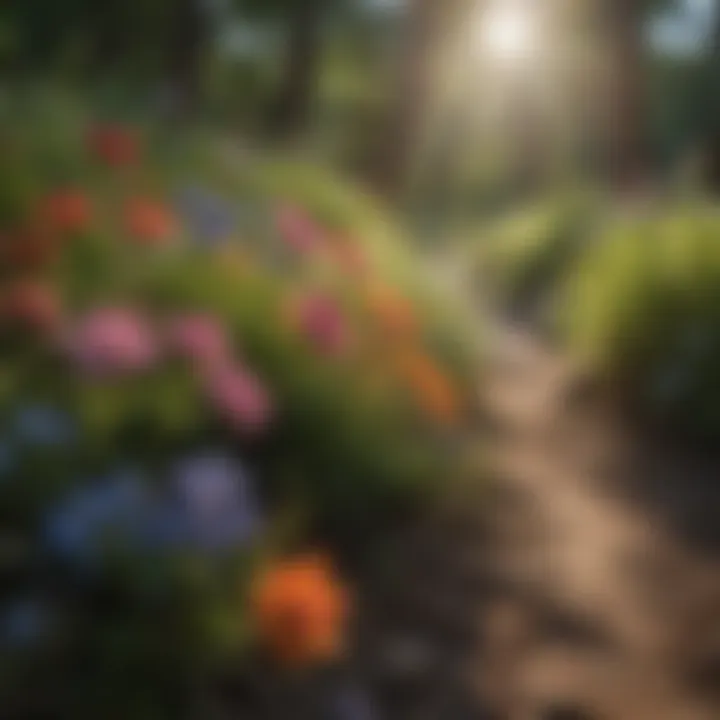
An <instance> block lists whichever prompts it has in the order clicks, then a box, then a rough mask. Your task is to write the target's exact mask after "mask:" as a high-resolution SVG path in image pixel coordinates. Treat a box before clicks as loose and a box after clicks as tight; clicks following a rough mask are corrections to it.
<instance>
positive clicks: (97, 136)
mask: <svg viewBox="0 0 720 720" xmlns="http://www.w3.org/2000/svg"><path fill="white" fill-rule="evenodd" d="M87 144H88V147H89V149H90V151H91V152H92V153H93V154H94V155H95V156H96V157H98V158H99V159H100V160H102V161H103V162H105V163H106V164H107V165H111V166H113V167H126V166H128V165H135V164H136V163H137V161H138V157H139V155H140V148H139V143H138V140H137V137H136V135H135V134H134V133H133V132H131V131H130V130H128V129H126V128H123V127H121V126H120V125H100V126H97V127H94V128H92V129H91V130H90V132H89V133H88V138H87Z"/></svg>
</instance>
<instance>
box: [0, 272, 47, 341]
mask: <svg viewBox="0 0 720 720" xmlns="http://www.w3.org/2000/svg"><path fill="white" fill-rule="evenodd" d="M0 318H2V320H4V321H5V322H8V323H10V324H12V325H20V326H23V327H26V328H29V329H31V330H36V331H40V332H46V331H51V330H53V329H55V328H56V327H57V326H58V324H59V321H60V319H61V309H60V303H59V301H58V298H57V296H56V294H55V292H54V291H53V289H52V288H50V287H48V286H47V285H45V284H44V283H41V282H37V281H33V280H19V281H17V282H15V283H13V284H12V285H11V286H10V287H9V288H8V289H7V290H6V291H5V292H4V293H3V294H2V295H1V296H0Z"/></svg>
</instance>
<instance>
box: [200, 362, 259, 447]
mask: <svg viewBox="0 0 720 720" xmlns="http://www.w3.org/2000/svg"><path fill="white" fill-rule="evenodd" d="M205 382H206V387H207V392H208V397H209V399H210V401H211V402H212V404H213V406H214V407H215V409H216V410H217V412H218V413H219V414H220V415H221V416H222V417H224V418H225V419H226V420H227V421H228V422H229V423H230V424H231V425H232V426H233V427H234V428H236V429H237V430H241V431H244V432H248V433H253V434H254V433H258V432H261V431H263V430H264V429H265V428H266V426H267V425H268V423H269V422H270V420H271V418H272V414H273V407H272V401H271V399H270V395H269V394H268V392H267V390H266V389H265V387H264V385H263V384H262V382H261V381H260V379H259V378H257V377H256V376H255V375H254V374H253V373H251V372H250V371H249V370H247V369H245V368H242V367H237V366H231V365H222V366H218V367H216V368H212V369H211V371H210V372H209V373H208V374H207V375H206V378H205Z"/></svg>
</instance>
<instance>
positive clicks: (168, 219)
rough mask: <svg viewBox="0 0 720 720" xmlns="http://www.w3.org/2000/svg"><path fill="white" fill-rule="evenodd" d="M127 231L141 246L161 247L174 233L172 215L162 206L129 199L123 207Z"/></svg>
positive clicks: (142, 200) (174, 227)
mask: <svg viewBox="0 0 720 720" xmlns="http://www.w3.org/2000/svg"><path fill="white" fill-rule="evenodd" d="M125 226H126V228H127V231H128V232H129V233H130V234H131V235H132V236H133V237H134V238H135V240H137V241H138V242H139V243H140V244H143V245H163V244H164V243H165V242H167V240H168V239H169V238H170V236H171V235H172V234H173V233H174V232H175V230H176V228H177V223H176V221H175V217H174V215H173V214H172V213H171V212H170V211H169V210H168V209H167V208H166V207H165V206H164V205H162V204H160V203H157V202H153V201H151V200H145V199H144V198H131V199H130V200H128V201H127V203H126V205H125Z"/></svg>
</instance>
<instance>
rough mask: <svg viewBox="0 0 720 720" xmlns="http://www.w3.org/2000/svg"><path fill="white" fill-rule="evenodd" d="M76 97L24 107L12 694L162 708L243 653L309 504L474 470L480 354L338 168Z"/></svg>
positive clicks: (349, 523)
mask: <svg viewBox="0 0 720 720" xmlns="http://www.w3.org/2000/svg"><path fill="white" fill-rule="evenodd" d="M21 117H22V116H21ZM63 117H64V118H65V119H64V121H63V122H57V123H56V122H54V118H53V116H52V113H48V115H47V116H45V117H44V121H43V118H38V117H36V118H35V120H34V121H33V123H32V124H26V123H22V122H21V121H20V120H19V119H18V118H17V117H14V116H13V115H12V114H11V113H9V114H7V115H6V116H4V117H3V121H2V123H1V124H0V139H1V140H2V142H3V143H4V144H5V145H6V146H7V147H8V148H10V149H12V157H11V159H12V162H8V163H7V164H4V165H3V167H2V169H0V201H1V202H0V206H1V208H0V211H1V212H2V215H0V478H2V481H1V482H0V528H2V533H3V538H4V540H7V543H8V546H9V547H17V548H18V552H17V554H16V555H13V556H12V557H11V558H10V559H9V560H8V561H7V564H6V565H3V566H2V568H0V572H2V573H3V574H5V575H7V576H8V579H11V580H13V581H14V582H12V583H3V586H4V587H7V588H8V594H7V595H6V594H5V591H3V595H2V596H0V618H2V621H1V622H0V633H2V634H3V637H4V638H10V639H12V640H13V643H10V645H9V646H12V647H11V649H10V651H9V652H8V654H7V656H6V655H5V654H2V655H1V656H0V663H2V665H3V668H2V669H3V670H4V669H5V667H6V666H7V668H9V669H10V668H11V669H12V672H10V670H8V675H7V677H8V678H10V679H9V684H8V687H7V688H5V687H2V688H0V690H2V691H3V694H5V693H4V691H5V690H7V691H8V692H10V690H11V688H13V687H14V692H13V693H12V694H13V696H14V699H13V701H11V700H8V705H7V707H8V708H10V713H11V714H12V712H14V711H15V706H14V704H13V703H14V702H15V701H17V699H18V697H20V698H21V699H27V698H23V692H24V691H27V689H28V687H29V685H31V686H34V687H37V686H38V683H41V684H42V685H43V687H44V685H45V684H46V685H47V688H46V692H42V693H39V692H34V693H29V694H28V696H27V697H30V698H31V699H33V700H35V699H37V700H38V702H40V703H41V704H42V703H43V702H47V703H48V708H49V709H48V708H45V707H38V708H35V707H25V706H21V707H20V708H18V709H17V714H20V715H23V714H28V713H32V712H34V711H37V712H43V711H45V710H48V712H49V713H50V714H53V713H55V714H57V712H58V711H59V709H60V710H62V713H64V714H66V715H68V716H72V717H84V716H85V715H88V716H89V715H91V714H92V715H93V716H95V715H97V712H98V708H101V709H102V711H103V714H104V715H106V716H107V715H110V716H116V717H123V718H124V717H131V716H133V717H135V716H148V715H149V714H151V713H153V712H155V711H156V708H154V704H155V703H157V702H158V699H159V698H160V699H162V701H163V703H164V704H167V703H165V701H166V700H167V699H172V700H173V702H177V703H178V705H179V706H187V704H188V703H191V702H195V701H196V698H193V697H188V694H189V693H190V694H192V693H193V692H195V690H196V687H197V685H196V683H194V680H189V678H191V679H196V678H197V677H202V676H205V675H207V674H208V673H212V672H214V671H215V670H216V669H217V668H218V667H222V666H223V665H224V664H225V663H226V662H228V661H230V660H231V659H234V658H237V657H238V656H242V655H243V653H244V651H245V649H246V647H247V643H248V641H249V639H250V638H251V636H252V631H253V623H252V620H253V618H252V617H250V616H248V614H247V610H246V606H247V600H248V588H249V587H250V586H251V585H252V579H253V577H254V576H255V574H256V571H257V568H258V567H260V566H262V565H263V564H264V562H265V558H266V557H267V556H269V555H273V554H275V553H277V552H282V551H283V550H284V549H286V547H287V545H288V543H292V542H297V541H298V540H299V538H298V537H297V536H298V535H302V534H303V533H299V532H298V529H297V526H298V524H299V525H300V526H301V528H302V527H303V526H304V528H303V529H307V528H315V527H322V528H323V529H324V530H325V531H330V532H331V533H332V534H331V535H330V537H335V538H337V537H338V536H339V535H342V534H345V533H348V532H350V531H353V532H358V531H360V530H364V531H370V530H372V529H374V528H375V526H376V525H377V524H378V522H379V520H380V518H381V517H382V516H383V514H384V513H386V512H388V511H390V510H391V509H393V508H395V507H396V506H398V505H399V504H402V503H406V502H407V501H409V500H412V499H414V498H417V497H418V496H419V495H420V494H422V493H423V492H424V491H425V489H429V488H430V487H431V486H432V485H433V483H434V482H435V481H437V480H445V479H446V478H447V477H448V475H451V474H452V473H453V472H454V469H455V466H456V463H455V456H454V454H453V446H452V443H450V442H449V441H450V440H452V439H453V438H455V437H458V431H460V430H462V429H463V427H464V426H466V425H467V424H468V421H470V420H471V419H472V390H473V384H474V381H475V379H474V377H473V375H474V371H475V368H474V364H475V363H474V353H473V349H472V347H471V346H470V343H469V342H468V339H469V338H471V335H470V333H464V331H463V330H461V329H460V327H461V320H460V319H458V318H457V317H453V322H449V318H450V317H451V316H455V315H456V313H455V310H454V309H450V308H445V307H443V305H442V303H440V302H439V301H438V299H437V298H436V297H435V294H434V293H433V292H432V289H431V288H430V287H429V285H428V284H427V282H426V280H425V278H424V277H423V275H422V273H421V271H420V269H419V267H418V266H417V264H416V263H415V262H414V258H413V256H412V253H411V252H410V250H409V248H408V247H407V246H406V245H405V244H404V241H403V239H402V234H401V232H400V231H399V229H398V228H397V226H396V224H395V223H394V222H393V220H392V218H391V216H390V214H389V213H388V212H386V211H383V210H381V209H380V208H379V207H378V205H377V203H376V202H374V201H373V200H372V199H371V198H369V197H366V196H365V195H363V194H362V193H361V192H359V191H355V190H353V189H352V188H350V187H348V186H347V185H346V184H345V183H343V182H342V181H340V180H339V179H337V178H335V177H334V176H332V175H331V174H329V173H327V172H326V171H322V170H320V169H313V168H311V167H308V166H307V165H305V164H301V163H296V162H294V161H286V160H285V161H284V160H282V159H271V158H268V157H266V156H264V155H259V154H257V153H253V152H247V151H241V150H240V149H238V148H237V147H236V146H235V145H234V144H232V143H228V142H226V141H224V140H223V139H221V138H217V137H215V136H212V135H208V134H207V133H205V132H203V131H202V130H197V131H196V132H194V133H190V132H188V133H187V134H185V135H183V136H178V135H174V134H173V133H161V132H160V131H159V130H158V129H154V128H153V127H152V125H151V124H146V125H144V126H138V127H134V128H129V127H126V126H123V125H118V124H115V123H100V124H97V123H91V122H88V121H87V120H86V117H87V115H86V114H85V113H83V112H78V113H77V114H72V113H67V114H66V115H63ZM41 148H43V149H42V151H41V150H40V149H41ZM46 150H47V151H46ZM298 518H299V520H298ZM288 536H291V537H288ZM293 536H294V537H293ZM3 562H5V559H4V557H3ZM20 581H22V582H20ZM311 641H312V638H310V639H309V640H308V642H311ZM26 660H27V663H28V664H27V668H26ZM42 663H49V665H50V667H51V668H52V671H49V672H45V673H44V674H43V673H41V675H40V676H39V677H38V675H37V672H39V671H38V667H40V668H42ZM28 668H33V672H34V673H35V674H30V675H26V674H25V673H26V669H28ZM0 675H2V673H0ZM28 683H29V685H28ZM88 683H91V686H92V687H97V688H103V689H104V691H105V692H111V691H112V692H113V694H112V697H119V698H123V700H122V702H121V703H119V704H118V706H117V707H116V708H113V709H112V710H109V709H108V708H106V707H104V706H103V705H102V698H100V697H98V696H96V695H95V694H94V693H93V691H92V687H88ZM109 688H110V689H112V690H108V689H109ZM98 703H99V704H98ZM165 710H166V711H167V714H169V715H170V716H173V717H174V716H177V713H175V712H174V710H173V709H172V708H167V707H165ZM113 713H115V715H113Z"/></svg>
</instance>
